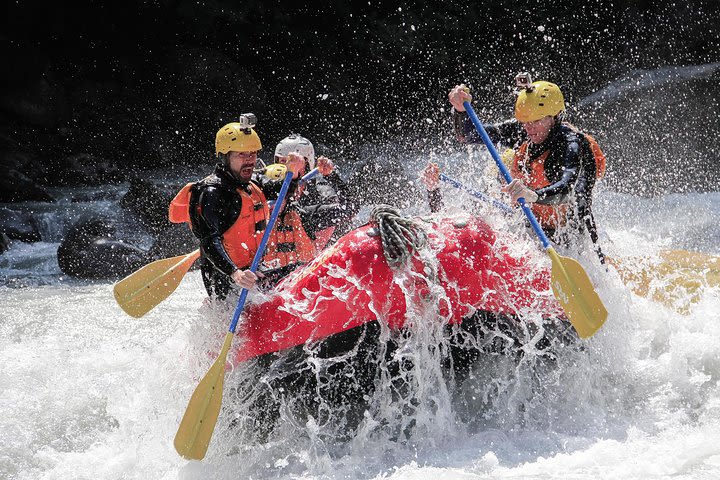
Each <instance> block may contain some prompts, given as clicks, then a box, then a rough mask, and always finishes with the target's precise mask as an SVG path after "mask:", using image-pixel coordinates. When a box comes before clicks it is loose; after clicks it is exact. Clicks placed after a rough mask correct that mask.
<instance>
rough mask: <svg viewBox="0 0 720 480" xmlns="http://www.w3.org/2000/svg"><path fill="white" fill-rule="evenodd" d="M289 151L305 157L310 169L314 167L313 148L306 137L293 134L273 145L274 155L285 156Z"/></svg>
mask: <svg viewBox="0 0 720 480" xmlns="http://www.w3.org/2000/svg"><path fill="white" fill-rule="evenodd" d="M291 153H297V154H298V155H300V156H301V157H305V160H307V162H308V164H309V165H310V170H312V169H313V168H315V148H314V147H313V144H312V143H310V140H308V139H307V138H305V137H301V136H300V135H295V134H293V135H290V136H289V137H285V138H283V139H282V140H280V143H278V144H277V147H275V156H276V157H287V156H288V155H289V154H291Z"/></svg>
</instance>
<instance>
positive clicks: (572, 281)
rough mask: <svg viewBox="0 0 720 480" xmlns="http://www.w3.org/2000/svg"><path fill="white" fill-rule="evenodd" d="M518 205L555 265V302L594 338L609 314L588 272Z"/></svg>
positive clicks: (492, 152) (469, 108)
mask: <svg viewBox="0 0 720 480" xmlns="http://www.w3.org/2000/svg"><path fill="white" fill-rule="evenodd" d="M463 106H464V107H465V110H466V111H467V113H468V115H469V116H470V120H472V122H473V125H475V129H476V130H477V132H478V134H480V137H481V138H482V140H483V142H484V143H485V146H486V147H487V149H488V150H489V151H490V155H491V156H492V158H493V160H495V163H496V164H497V167H498V168H499V169H500V172H501V173H502V175H503V178H504V179H505V181H506V182H507V183H510V182H512V177H511V176H510V172H509V171H508V169H507V167H506V166H505V164H504V163H503V161H502V160H501V159H500V155H499V154H498V152H497V149H496V148H495V145H493V143H492V140H490V137H489V136H488V134H487V132H486V131H485V127H483V125H482V123H481V122H480V119H479V118H478V117H477V115H476V114H475V110H473V108H472V106H471V105H470V102H468V101H465V102H463ZM518 203H519V204H520V207H521V208H522V211H523V212H524V213H525V216H527V218H528V220H530V224H531V225H532V227H533V230H535V233H536V234H537V236H538V237H539V238H540V241H541V242H542V245H543V247H544V248H545V251H546V252H547V253H548V255H549V256H550V260H551V261H552V272H551V282H550V283H551V285H552V289H553V292H554V293H555V298H557V300H558V302H559V303H560V305H562V307H563V309H564V310H565V313H566V314H567V316H568V319H569V320H570V322H571V323H572V325H573V327H575V330H576V331H577V333H578V335H580V337H581V338H588V337H591V336H592V335H594V334H595V332H597V331H598V329H599V328H600V327H602V325H603V323H605V320H606V319H607V314H608V313H607V310H606V309H605V305H603V303H602V300H600V297H599V296H598V294H597V292H596V291H595V288H594V287H593V285H592V283H591V282H590V278H589V277H588V275H587V272H585V270H584V269H583V268H582V266H581V265H580V264H579V263H578V262H577V261H576V260H573V259H572V258H568V257H562V256H560V255H558V253H557V252H556V251H555V249H554V248H553V247H551V246H550V240H548V238H547V235H545V232H544V231H543V229H542V228H541V227H540V224H539V223H538V221H537V219H536V218H535V215H533V213H532V211H531V210H530V207H528V206H527V204H526V203H525V199H524V198H519V199H518Z"/></svg>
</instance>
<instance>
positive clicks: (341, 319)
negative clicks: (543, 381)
mask: <svg viewBox="0 0 720 480" xmlns="http://www.w3.org/2000/svg"><path fill="white" fill-rule="evenodd" d="M425 225H426V227H427V228H426V231H427V232H428V238H429V242H428V247H427V248H429V249H430V250H431V251H432V256H434V257H435V258H436V259H437V264H436V265H435V269H436V270H437V275H430V277H434V279H435V280H428V275H426V274H425V273H427V272H429V271H432V270H431V269H428V268H427V266H426V265H425V264H423V263H422V262H421V261H419V260H417V259H415V260H413V262H412V265H410V266H409V267H408V268H407V271H409V272H411V273H404V274H403V273H402V270H400V271H395V272H394V271H393V270H392V269H391V268H390V267H389V266H388V263H387V261H386V260H385V257H384V255H383V249H382V244H381V240H380V238H379V236H377V234H376V233H375V231H374V230H373V226H372V225H367V226H364V227H361V228H358V229H357V230H354V231H352V232H350V233H349V234H347V235H345V236H344V237H342V238H341V239H340V240H339V241H338V242H337V243H335V244H334V245H333V246H331V247H329V248H328V249H326V250H325V251H324V252H323V253H322V254H321V255H320V256H319V257H318V258H316V259H315V260H314V261H313V262H312V263H310V264H308V265H306V266H305V267H304V268H302V269H300V270H298V271H296V272H294V273H293V274H292V275H291V276H289V277H288V278H286V279H285V280H284V281H283V282H281V283H280V284H279V285H278V287H277V289H276V293H274V294H273V296H272V298H271V299H269V300H268V301H266V302H263V303H259V304H254V305H250V306H248V307H247V308H246V312H245V314H244V318H243V319H241V322H240V324H239V327H238V331H237V334H238V336H239V337H238V339H237V340H238V341H236V344H237V345H238V348H237V350H236V353H235V356H234V363H235V364H237V363H239V362H242V361H245V360H247V359H250V358H253V357H256V356H260V355H263V354H266V353H271V352H278V351H281V350H285V349H288V348H291V347H294V346H298V345H301V344H304V343H306V342H310V341H317V340H322V339H324V338H327V337H328V336H331V335H333V334H337V333H340V332H343V331H346V330H349V329H352V328H354V327H358V326H361V325H363V324H365V323H367V322H372V321H375V320H378V321H381V322H386V323H387V324H388V325H389V326H390V327H391V328H399V327H402V326H403V325H404V324H405V321H406V312H407V309H408V305H407V303H408V300H407V299H408V298H410V301H412V302H413V305H411V308H417V306H418V305H422V304H423V303H425V304H426V303H427V302H421V301H420V302H416V301H415V300H413V298H412V296H413V295H415V296H418V297H417V298H416V299H417V300H420V299H428V298H431V297H430V295H429V294H430V293H431V291H432V292H434V298H436V299H437V307H436V308H437V312H438V313H439V317H440V320H442V321H446V322H448V323H458V322H462V319H463V318H464V317H467V316H469V315H472V314H474V313H476V312H478V311H480V312H491V313H497V314H505V315H510V316H516V317H517V318H519V319H521V320H522V321H541V320H542V319H547V318H563V317H564V314H563V311H562V308H561V307H560V305H559V304H557V302H556V301H555V299H554V297H553V294H552V290H551V288H550V283H549V279H550V270H549V268H550V265H549V262H547V259H546V258H545V256H543V255H542V254H541V253H540V252H537V253H535V252H534V250H533V253H532V254H530V255H528V253H527V251H524V252H523V255H525V256H521V255H520V254H514V253H513V252H512V250H513V248H512V246H513V245H514V244H515V242H516V240H514V239H512V238H510V237H507V236H506V235H499V234H496V233H494V232H493V231H492V229H491V228H490V227H489V226H488V225H487V223H485V222H484V221H483V220H481V219H479V218H468V219H462V220H458V219H442V220H432V221H428V222H427V223H425ZM525 250H527V249H525ZM407 271H406V272H407ZM412 272H414V273H415V274H412ZM430 281H435V282H436V283H437V284H438V285H439V286H441V287H442V289H443V291H444V295H443V294H442V293H441V294H440V295H438V294H437V292H438V290H432V289H431V286H430V284H429V283H428V282H430ZM408 292H412V293H411V294H408Z"/></svg>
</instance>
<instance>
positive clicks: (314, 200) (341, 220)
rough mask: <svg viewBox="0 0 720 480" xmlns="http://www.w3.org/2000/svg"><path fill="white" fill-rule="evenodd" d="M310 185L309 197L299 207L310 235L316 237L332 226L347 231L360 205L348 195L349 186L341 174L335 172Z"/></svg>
mask: <svg viewBox="0 0 720 480" xmlns="http://www.w3.org/2000/svg"><path fill="white" fill-rule="evenodd" d="M308 187H309V188H310V189H311V191H310V193H309V198H308V200H307V202H301V204H300V205H299V207H298V211H299V213H300V218H301V220H302V223H303V227H305V231H306V232H307V233H308V235H311V236H312V237H314V236H315V233H316V232H318V231H320V230H324V229H326V228H328V227H332V226H335V227H336V229H337V230H338V231H340V232H345V231H346V230H347V228H348V227H349V225H350V221H351V220H352V218H353V217H354V216H355V214H357V212H358V210H360V206H359V205H357V204H356V202H354V201H353V200H352V199H351V198H349V197H348V196H347V195H346V192H347V188H346V185H345V182H344V181H343V179H342V178H341V177H340V175H339V174H338V173H337V172H333V173H331V174H330V175H328V176H327V177H323V178H319V179H317V180H315V183H314V184H313V185H309V186H308Z"/></svg>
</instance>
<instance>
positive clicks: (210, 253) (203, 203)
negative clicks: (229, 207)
mask: <svg viewBox="0 0 720 480" xmlns="http://www.w3.org/2000/svg"><path fill="white" fill-rule="evenodd" d="M198 205H199V206H200V213H199V215H197V216H196V218H195V222H194V224H195V225H194V226H193V231H197V232H198V233H199V239H200V250H201V251H202V254H203V256H204V257H205V258H207V259H208V260H209V261H210V263H212V264H213V266H214V267H215V268H217V269H218V270H220V271H221V272H223V273H224V274H226V275H232V274H233V272H234V271H235V270H237V268H238V267H237V265H235V263H233V261H232V260H231V259H230V256H229V255H228V253H227V251H226V250H225V247H224V246H223V243H222V241H223V227H222V225H221V221H220V218H221V212H222V208H223V202H222V198H221V195H220V192H219V191H218V189H217V188H216V187H213V186H210V187H207V188H204V189H202V191H201V192H200V195H199V198H198Z"/></svg>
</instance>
